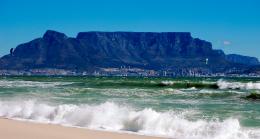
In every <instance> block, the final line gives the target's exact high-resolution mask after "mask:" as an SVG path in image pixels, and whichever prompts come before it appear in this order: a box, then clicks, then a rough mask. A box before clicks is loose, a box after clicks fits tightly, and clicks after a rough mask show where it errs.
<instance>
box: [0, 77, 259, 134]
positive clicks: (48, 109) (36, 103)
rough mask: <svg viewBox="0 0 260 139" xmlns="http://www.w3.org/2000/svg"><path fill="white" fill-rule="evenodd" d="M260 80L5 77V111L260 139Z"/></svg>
mask: <svg viewBox="0 0 260 139" xmlns="http://www.w3.org/2000/svg"><path fill="white" fill-rule="evenodd" d="M250 93H260V79H259V78H143V77H0V116H1V117H5V118H11V119H20V120H29V121H36V122H44V123H53V124H60V125H67V126H77V127H83V128H89V129H97V130H109V131H115V132H131V133H137V134H145V135H152V136H163V137H168V138H177V139H178V138H181V139H183V138H184V139H185V138H187V139H189V138H191V139H193V138H194V139H201V138H205V139H210V138H215V139H242V138H243V139H246V138H248V139H251V138H252V139H259V138H260V101H259V100H250V99H246V96H247V95H249V94H250Z"/></svg>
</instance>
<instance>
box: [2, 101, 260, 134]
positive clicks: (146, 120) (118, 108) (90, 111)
mask: <svg viewBox="0 0 260 139" xmlns="http://www.w3.org/2000/svg"><path fill="white" fill-rule="evenodd" d="M0 108H1V109H0V116H1V117H5V118H11V119H25V120H32V121H36V122H44V123H53V124H61V125H68V126H78V127H84V128H89V129H103V130H110V131H130V132H135V133H140V134H145V135H156V136H165V137H170V138H177V139H179V138H180V139H219V138H221V139H249V138H252V137H257V135H256V132H258V131H250V130H249V129H242V128H241V126H240V124H239V120H238V119H234V118H229V119H226V120H223V121H219V120H203V119H200V120H189V119H187V118H185V115H186V114H191V113H192V112H190V113H189V112H185V113H180V112H175V111H165V112H158V111H155V110H153V109H151V108H145V109H142V110H136V109H134V108H132V107H129V106H122V105H118V104H116V103H113V102H105V103H102V104H98V105H88V104H80V105H74V104H60V105H58V104H56V105H55V104H48V103H43V102H38V101H36V100H27V101H0ZM258 133H259V132H258Z"/></svg>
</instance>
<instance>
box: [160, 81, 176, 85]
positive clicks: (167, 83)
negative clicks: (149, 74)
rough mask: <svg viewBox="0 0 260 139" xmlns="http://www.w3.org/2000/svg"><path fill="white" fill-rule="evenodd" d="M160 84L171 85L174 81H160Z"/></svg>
mask: <svg viewBox="0 0 260 139" xmlns="http://www.w3.org/2000/svg"><path fill="white" fill-rule="evenodd" d="M161 84H162V85H173V84H174V82H173V81H162V82H161Z"/></svg>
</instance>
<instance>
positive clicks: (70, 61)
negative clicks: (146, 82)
mask: <svg viewBox="0 0 260 139" xmlns="http://www.w3.org/2000/svg"><path fill="white" fill-rule="evenodd" d="M206 59H208V64H206V62H205V61H206ZM0 65H1V66H0V69H36V68H59V69H78V70H89V69H96V68H104V67H120V66H132V67H139V68H146V69H172V68H207V69H211V70H216V71H218V70H224V69H228V68H230V67H234V66H237V64H234V63H233V62H232V61H229V60H227V58H226V55H225V54H224V52H223V51H221V50H214V49H212V45H211V43H210V42H207V41H204V40H200V39H197V38H192V37H191V34H190V33H188V32H162V33H154V32H80V33H79V34H78V35H77V37H76V38H70V37H67V36H66V35H65V34H63V33H59V32H56V31H51V30H48V31H47V32H46V33H45V34H44V35H43V37H42V38H38V39H35V40H32V41H30V42H28V43H24V44H21V45H18V46H17V47H16V48H15V50H14V52H13V54H12V55H11V54H9V55H6V56H4V57H2V58H1V59H0ZM239 66H241V64H240V65H239ZM242 66H243V64H242Z"/></svg>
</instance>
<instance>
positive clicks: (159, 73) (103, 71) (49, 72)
mask: <svg viewBox="0 0 260 139" xmlns="http://www.w3.org/2000/svg"><path fill="white" fill-rule="evenodd" d="M242 72H243V71H241V70H239V69H235V68H234V69H230V70H228V71H227V72H225V73H214V72H212V71H210V70H209V69H205V68H181V69H177V68H176V69H167V70H151V69H141V68H131V67H130V66H128V67H126V66H121V67H119V68H114V67H113V68H112V67H111V68H99V69H96V70H94V71H76V70H65V69H31V70H0V76H12V75H13V76H125V77H126V76H140V77H225V76H231V77H248V76H250V77H260V74H258V73H250V74H243V73H242Z"/></svg>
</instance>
